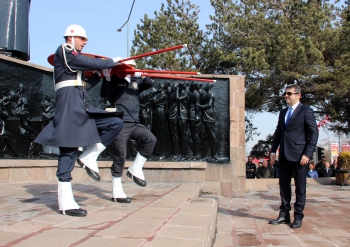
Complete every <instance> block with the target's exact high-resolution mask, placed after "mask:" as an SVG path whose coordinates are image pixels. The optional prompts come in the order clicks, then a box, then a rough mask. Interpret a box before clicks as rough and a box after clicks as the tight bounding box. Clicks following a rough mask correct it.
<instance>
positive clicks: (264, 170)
mask: <svg viewBox="0 0 350 247" xmlns="http://www.w3.org/2000/svg"><path fill="white" fill-rule="evenodd" d="M258 166H259V167H258V172H257V178H273V170H272V168H271V167H270V166H268V164H267V162H264V163H262V162H259V164H258Z"/></svg>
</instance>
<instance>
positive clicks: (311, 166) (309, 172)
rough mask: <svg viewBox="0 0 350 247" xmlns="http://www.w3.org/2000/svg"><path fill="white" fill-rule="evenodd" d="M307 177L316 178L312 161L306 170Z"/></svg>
mask: <svg viewBox="0 0 350 247" xmlns="http://www.w3.org/2000/svg"><path fill="white" fill-rule="evenodd" d="M307 177H308V178H318V174H317V171H316V170H315V165H314V162H313V161H312V162H310V164H309V170H308V171H307Z"/></svg>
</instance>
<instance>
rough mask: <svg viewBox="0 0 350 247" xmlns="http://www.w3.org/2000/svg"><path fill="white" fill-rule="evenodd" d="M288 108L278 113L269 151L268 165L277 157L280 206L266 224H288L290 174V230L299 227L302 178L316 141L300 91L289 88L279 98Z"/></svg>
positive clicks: (302, 204) (311, 115)
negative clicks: (293, 183)
mask: <svg viewBox="0 0 350 247" xmlns="http://www.w3.org/2000/svg"><path fill="white" fill-rule="evenodd" d="M283 95H284V96H285V99H286V103H287V104H288V108H285V109H283V110H282V111H280V114H279V118H278V124H277V128H276V130H275V134H274V138H273V144H272V148H271V155H270V162H271V164H273V163H274V162H275V159H276V150H277V148H278V147H280V153H279V163H280V164H279V185H280V196H281V206H280V213H279V217H278V218H277V219H276V220H271V221H270V222H269V224H273V225H278V224H289V223H290V222H291V221H290V214H289V211H290V210H291V205H290V201H291V198H292V188H291V176H292V173H293V172H294V175H293V176H294V181H295V194H296V200H295V203H294V221H293V223H292V224H291V228H299V227H301V224H302V220H303V217H304V214H303V210H304V207H305V201H306V175H307V171H308V164H309V161H310V159H311V158H312V155H313V152H314V150H315V146H316V144H317V139H318V129H317V124H316V120H315V117H314V113H313V111H312V110H311V109H310V108H309V107H308V106H306V105H303V104H302V103H300V97H301V88H300V87H299V86H298V85H295V84H291V85H288V86H287V87H286V91H285V93H284V94H283Z"/></svg>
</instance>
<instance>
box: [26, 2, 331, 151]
mask: <svg viewBox="0 0 350 247" xmlns="http://www.w3.org/2000/svg"><path fill="white" fill-rule="evenodd" d="M132 3H133V0H124V1H121V0H100V1H92V0H90V1H82V0H74V1H72V0H59V1H48V0H32V1H31V4H30V13H29V35H30V60H29V62H31V63H35V64H38V65H41V66H45V67H48V68H52V66H51V65H50V64H49V63H48V62H47V57H48V56H49V55H51V54H53V53H55V51H56V49H57V47H58V46H59V45H61V44H62V43H63V42H64V39H63V34H64V32H65V30H66V28H67V27H68V26H69V25H71V24H78V25H81V26H82V27H84V28H85V30H86V32H87V36H88V38H89V42H88V43H87V45H86V46H85V47H84V50H83V52H86V53H92V54H99V55H103V56H107V57H122V58H124V57H127V54H128V52H127V47H128V45H127V44H128V42H127V41H128V40H129V49H130V47H131V45H132V40H133V34H134V30H136V26H137V24H142V23H141V19H144V15H145V14H147V15H148V17H149V18H154V11H157V12H159V10H160V8H161V4H162V3H165V5H167V4H166V0H135V4H134V7H133V10H132V13H131V16H130V19H129V28H128V25H125V26H124V27H123V29H122V32H117V29H119V28H120V27H122V26H123V24H124V23H125V22H126V21H127V19H128V16H129V13H130V9H131V6H132ZM191 3H192V4H196V5H197V6H199V7H200V13H199V20H198V23H199V25H200V28H202V29H203V30H205V24H210V22H211V21H210V18H209V15H213V14H214V9H213V7H212V6H211V4H210V0H191ZM128 29H129V32H128ZM128 33H129V37H128ZM277 118H278V113H276V114H270V113H260V114H256V115H254V117H253V124H254V126H255V127H257V128H258V130H257V131H258V132H259V133H260V136H255V137H254V138H253V140H252V141H250V142H248V143H246V153H247V154H249V152H250V150H251V148H252V147H253V146H254V144H256V143H257V141H258V140H260V139H265V137H266V136H267V135H268V134H273V132H274V130H275V128H276V124H277ZM321 139H330V140H331V141H334V142H338V137H337V136H334V135H333V134H332V133H331V132H328V131H326V130H325V129H321V131H320V138H319V140H321Z"/></svg>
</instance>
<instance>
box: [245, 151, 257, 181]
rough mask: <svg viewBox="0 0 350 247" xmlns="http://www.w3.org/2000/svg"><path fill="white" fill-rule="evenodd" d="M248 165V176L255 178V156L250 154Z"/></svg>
mask: <svg viewBox="0 0 350 247" xmlns="http://www.w3.org/2000/svg"><path fill="white" fill-rule="evenodd" d="M245 166H246V177H247V178H249V179H254V178H255V172H256V165H255V164H254V163H253V157H252V156H248V161H247V163H246V164H245Z"/></svg>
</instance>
